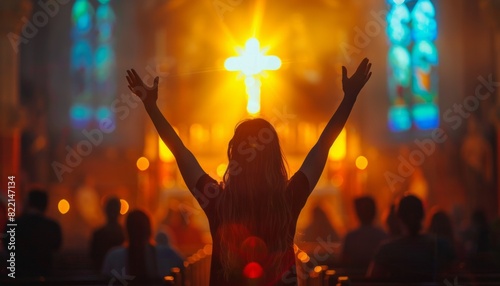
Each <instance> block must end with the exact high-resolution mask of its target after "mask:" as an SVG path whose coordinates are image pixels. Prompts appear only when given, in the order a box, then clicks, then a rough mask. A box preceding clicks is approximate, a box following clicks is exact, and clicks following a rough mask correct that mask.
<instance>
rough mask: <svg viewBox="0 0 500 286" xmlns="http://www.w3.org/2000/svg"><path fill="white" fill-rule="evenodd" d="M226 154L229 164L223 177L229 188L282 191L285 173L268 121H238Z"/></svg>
mask: <svg viewBox="0 0 500 286" xmlns="http://www.w3.org/2000/svg"><path fill="white" fill-rule="evenodd" d="M227 156H228V159H229V167H228V169H227V170H226V173H225V175H224V180H225V184H226V186H229V187H230V188H231V189H235V190H238V191H239V192H244V191H245V190H252V191H253V192H259V191H262V192H275V191H279V190H284V186H285V184H286V180H287V176H288V174H287V171H286V168H285V163H284V157H283V153H282V151H281V147H280V143H279V140H278V134H277V133H276V130H275V129H274V127H273V126H272V125H271V123H269V122H268V121H266V120H264V119H262V118H254V119H248V120H245V121H242V122H241V123H239V124H238V125H237V126H236V128H235V131H234V136H233V138H232V139H231V140H230V141H229V144H228V150H227ZM262 187H264V188H262Z"/></svg>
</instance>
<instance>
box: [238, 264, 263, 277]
mask: <svg viewBox="0 0 500 286" xmlns="http://www.w3.org/2000/svg"><path fill="white" fill-rule="evenodd" d="M263 273H264V269H262V266H260V264H259V263H257V262H250V263H248V264H247V265H246V266H245V268H244V269H243V275H245V277H247V278H250V279H256V278H259V277H261V276H262V274H263Z"/></svg>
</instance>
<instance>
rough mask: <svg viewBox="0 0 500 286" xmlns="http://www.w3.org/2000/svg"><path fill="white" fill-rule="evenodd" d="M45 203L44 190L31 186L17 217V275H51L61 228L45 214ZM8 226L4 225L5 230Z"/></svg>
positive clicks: (60, 236)
mask: <svg viewBox="0 0 500 286" xmlns="http://www.w3.org/2000/svg"><path fill="white" fill-rule="evenodd" d="M47 205H48V196H47V193H46V192H45V191H44V190H41V189H33V190H32V191H30V192H29V194H28V200H27V205H26V208H25V210H24V212H23V213H22V214H21V216H20V217H18V218H16V223H17V227H15V237H16V245H15V247H16V249H15V254H16V255H15V257H16V273H15V277H16V278H26V277H30V278H32V277H40V276H43V277H47V276H51V275H52V267H53V265H52V264H53V255H54V253H55V252H56V251H57V250H58V249H59V248H60V247H61V244H62V232H61V227H60V226H59V224H58V223H57V222H56V221H54V220H52V219H49V218H47V217H46V216H45V215H44V213H45V210H46V209H47ZM9 229H10V227H9V226H7V227H6V228H5V232H7V231H9ZM4 235H6V233H5V234H4ZM5 237H9V236H5ZM5 242H6V241H4V247H5V248H7V243H5Z"/></svg>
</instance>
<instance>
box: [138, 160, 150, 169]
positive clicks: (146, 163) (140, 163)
mask: <svg viewBox="0 0 500 286" xmlns="http://www.w3.org/2000/svg"><path fill="white" fill-rule="evenodd" d="M148 168H149V160H148V159H147V158H146V157H141V158H139V159H137V169H139V170H141V171H146V170H147V169H148Z"/></svg>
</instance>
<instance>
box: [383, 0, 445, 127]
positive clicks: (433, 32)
mask: <svg viewBox="0 0 500 286" xmlns="http://www.w3.org/2000/svg"><path fill="white" fill-rule="evenodd" d="M387 1H388V5H389V13H388V14H387V38H388V41H389V45H390V48H389V52H388V63H387V65H388V93H389V103H390V107H389V114H388V126H389V129H390V130H391V131H393V132H403V131H408V130H411V129H417V130H429V129H433V128H436V127H438V126H439V108H438V102H437V99H438V84H437V82H438V75H437V65H438V62H439V59H438V50H437V48H436V44H435V40H436V39H437V36H438V35H437V22H436V11H435V8H434V5H433V3H432V1H431V0H387Z"/></svg>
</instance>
